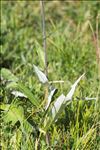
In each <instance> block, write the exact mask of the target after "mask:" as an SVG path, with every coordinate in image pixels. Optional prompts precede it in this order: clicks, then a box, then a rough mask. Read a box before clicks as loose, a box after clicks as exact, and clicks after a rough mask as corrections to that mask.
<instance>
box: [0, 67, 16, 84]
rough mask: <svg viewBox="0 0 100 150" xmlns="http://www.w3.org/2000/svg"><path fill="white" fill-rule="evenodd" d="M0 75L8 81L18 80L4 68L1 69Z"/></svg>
mask: <svg viewBox="0 0 100 150" xmlns="http://www.w3.org/2000/svg"><path fill="white" fill-rule="evenodd" d="M1 77H2V78H3V79H5V80H8V81H14V82H16V81H18V78H17V77H16V76H15V75H14V74H12V73H11V71H10V70H8V69H6V68H2V69H1Z"/></svg>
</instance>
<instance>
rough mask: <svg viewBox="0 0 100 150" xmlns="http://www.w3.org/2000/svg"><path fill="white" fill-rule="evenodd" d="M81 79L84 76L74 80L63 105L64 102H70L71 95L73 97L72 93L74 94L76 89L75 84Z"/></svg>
mask: <svg viewBox="0 0 100 150" xmlns="http://www.w3.org/2000/svg"><path fill="white" fill-rule="evenodd" d="M83 77H84V74H83V75H81V76H80V77H79V78H78V79H77V80H76V82H75V83H74V84H73V85H72V88H71V90H70V91H69V93H68V94H67V96H66V98H65V101H64V103H65V102H66V101H69V100H72V97H73V95H74V92H75V89H76V87H77V84H78V83H79V82H80V80H81V79H82V78H83Z"/></svg>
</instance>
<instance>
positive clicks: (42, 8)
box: [40, 0, 49, 146]
mask: <svg viewBox="0 0 100 150" xmlns="http://www.w3.org/2000/svg"><path fill="white" fill-rule="evenodd" d="M40 4H41V17H42V32H43V33H42V34H43V48H44V61H45V68H44V69H45V75H46V77H48V66H47V49H46V26H45V11H44V1H43V0H41V1H40ZM44 100H45V101H46V102H47V100H48V84H46V87H45V98H44ZM46 143H47V145H48V146H49V136H48V133H46Z"/></svg>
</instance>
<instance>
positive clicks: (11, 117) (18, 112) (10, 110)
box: [0, 104, 24, 125]
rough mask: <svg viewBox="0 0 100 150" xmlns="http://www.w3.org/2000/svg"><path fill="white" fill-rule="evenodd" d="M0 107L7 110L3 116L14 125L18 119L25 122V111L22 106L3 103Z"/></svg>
mask: <svg viewBox="0 0 100 150" xmlns="http://www.w3.org/2000/svg"><path fill="white" fill-rule="evenodd" d="M0 108H1V109H2V110H4V111H6V112H5V114H4V116H3V119H4V121H5V122H6V123H7V122H10V121H11V123H12V125H14V124H15V123H16V122H17V121H18V120H19V121H20V122H23V120H24V111H23V108H22V107H21V106H19V107H17V106H16V105H9V104H2V105H0Z"/></svg>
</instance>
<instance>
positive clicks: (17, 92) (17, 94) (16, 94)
mask: <svg viewBox="0 0 100 150" xmlns="http://www.w3.org/2000/svg"><path fill="white" fill-rule="evenodd" d="M11 94H13V95H15V97H25V98H27V96H26V95H24V94H23V93H21V92H19V91H12V92H11Z"/></svg>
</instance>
